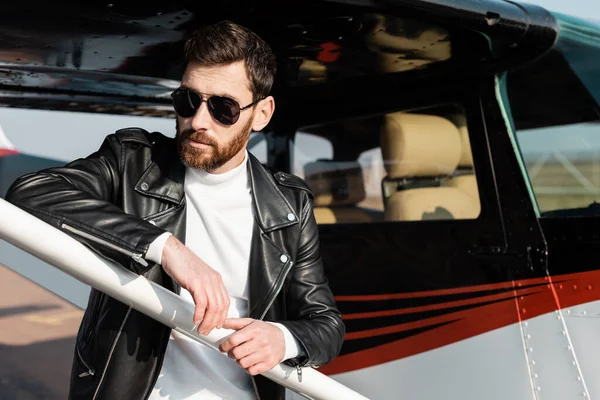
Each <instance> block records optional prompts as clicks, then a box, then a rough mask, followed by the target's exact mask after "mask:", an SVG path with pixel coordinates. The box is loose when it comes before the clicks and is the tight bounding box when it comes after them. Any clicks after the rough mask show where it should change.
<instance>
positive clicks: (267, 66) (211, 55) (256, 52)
mask: <svg viewBox="0 0 600 400" xmlns="http://www.w3.org/2000/svg"><path fill="white" fill-rule="evenodd" d="M184 55H185V59H186V61H187V62H190V61H195V62H198V63H200V64H201V65H206V66H214V65H222V64H231V63H234V62H237V61H245V63H246V72H247V73H248V78H249V79H250V90H251V91H252V96H253V100H258V99H261V98H264V97H266V96H268V95H269V93H270V91H271V87H272V86H273V81H274V80H275V73H276V70H277V62H276V60H275V55H274V54H273V50H272V49H271V47H269V45H268V44H267V43H266V42H265V41H264V40H263V39H261V38H260V37H259V36H258V35H257V34H256V33H254V32H252V31H251V30H249V29H247V28H244V27H243V26H240V25H237V24H234V23H233V22H230V21H221V22H217V23H214V24H211V25H205V26H202V27H200V28H198V29H196V30H195V31H193V32H192V33H191V35H190V36H189V37H188V39H187V40H186V42H185V48H184Z"/></svg>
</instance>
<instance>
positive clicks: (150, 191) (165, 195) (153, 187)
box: [135, 146, 185, 204]
mask: <svg viewBox="0 0 600 400" xmlns="http://www.w3.org/2000/svg"><path fill="white" fill-rule="evenodd" d="M184 180H185V166H184V165H183V164H182V162H181V160H180V159H179V155H178V154H177V147H176V146H170V151H166V152H160V151H154V152H153V162H152V163H151V164H150V166H149V167H148V168H147V169H146V171H144V174H143V175H142V177H141V178H140V179H139V180H138V182H137V183H136V185H135V190H136V191H137V192H139V193H141V194H143V195H146V196H150V197H154V198H157V199H161V200H164V201H169V202H171V203H175V204H181V202H182V201H183V199H184V198H185V193H184V191H183V183H184Z"/></svg>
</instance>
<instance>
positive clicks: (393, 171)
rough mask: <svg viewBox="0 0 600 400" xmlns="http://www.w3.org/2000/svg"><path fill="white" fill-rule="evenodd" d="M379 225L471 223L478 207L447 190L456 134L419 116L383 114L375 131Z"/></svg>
mask: <svg viewBox="0 0 600 400" xmlns="http://www.w3.org/2000/svg"><path fill="white" fill-rule="evenodd" d="M381 151H382V155H383V159H384V162H385V168H386V171H387V177H386V179H385V181H384V183H383V189H384V197H385V198H386V200H385V204H386V206H385V216H384V218H385V220H387V221H418V220H427V219H465V218H472V214H473V213H472V210H473V209H474V208H476V207H477V205H476V204H474V203H478V202H479V201H478V200H477V201H475V200H473V198H472V197H471V196H469V195H468V194H467V193H466V192H465V191H464V190H462V189H460V188H457V187H454V186H448V183H447V182H448V181H449V180H450V178H451V177H452V176H453V175H454V173H455V171H456V169H457V167H458V165H459V162H460V160H461V157H462V142H461V137H460V132H459V130H458V128H457V127H456V126H455V125H454V124H453V123H452V122H450V121H449V120H447V119H445V118H442V117H439V116H436V115H425V114H408V113H393V114H388V115H387V116H386V118H385V123H384V125H383V127H382V131H381Z"/></svg>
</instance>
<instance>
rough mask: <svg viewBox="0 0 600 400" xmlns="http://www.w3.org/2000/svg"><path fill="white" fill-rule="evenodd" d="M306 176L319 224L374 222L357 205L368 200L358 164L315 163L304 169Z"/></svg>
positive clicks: (307, 165)
mask: <svg viewBox="0 0 600 400" xmlns="http://www.w3.org/2000/svg"><path fill="white" fill-rule="evenodd" d="M304 176H305V177H306V178H305V180H306V183H307V184H308V186H309V187H310V188H311V190H312V191H313V193H314V195H315V201H314V203H315V209H314V213H315V218H316V220H317V223H319V224H335V223H339V222H346V223H348V222H371V217H370V215H369V214H368V213H367V212H365V211H364V210H362V209H360V208H358V207H357V206H356V204H357V203H359V202H361V201H363V200H364V198H365V187H364V182H363V175H362V169H361V167H360V164H359V163H357V162H336V161H315V162H312V163H308V164H306V165H305V166H304Z"/></svg>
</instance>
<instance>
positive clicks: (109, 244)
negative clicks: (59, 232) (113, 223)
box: [61, 223, 148, 267]
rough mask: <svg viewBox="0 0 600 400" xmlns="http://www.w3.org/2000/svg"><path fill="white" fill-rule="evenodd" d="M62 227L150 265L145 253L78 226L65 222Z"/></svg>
mask: <svg viewBox="0 0 600 400" xmlns="http://www.w3.org/2000/svg"><path fill="white" fill-rule="evenodd" d="M61 227H62V228H63V229H65V230H67V231H69V232H71V233H74V234H75V235H77V236H81V237H82V238H85V239H88V240H91V241H92V242H95V243H98V244H100V245H103V246H106V247H109V248H111V249H113V250H115V251H118V252H119V253H121V254H125V255H126V256H128V257H130V258H132V259H133V260H134V261H135V262H137V263H138V264H141V265H143V266H144V267H147V266H148V262H147V261H146V260H144V257H143V255H142V254H141V253H134V252H132V251H129V250H127V249H124V248H122V247H119V246H117V245H116V244H114V243H111V242H109V241H107V240H104V239H100V238H98V237H96V236H94V235H90V234H89V233H87V232H84V231H82V230H80V229H77V228H73V227H72V226H70V225H67V224H64V223H63V224H62V225H61Z"/></svg>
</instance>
